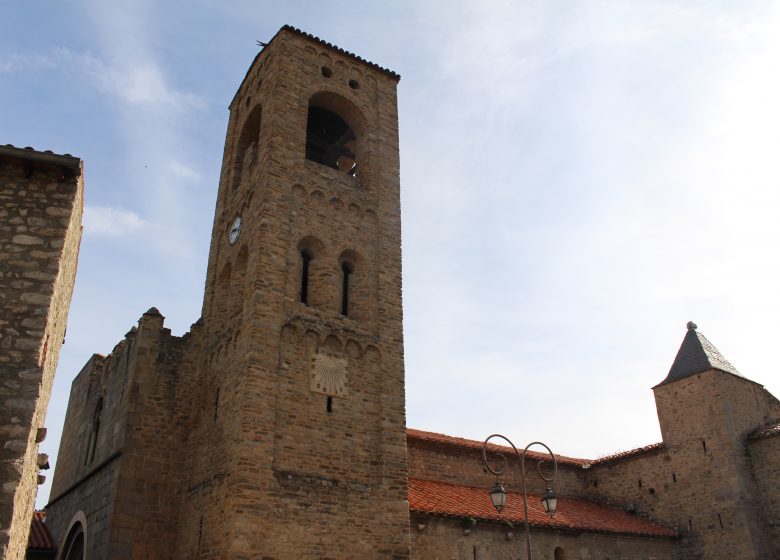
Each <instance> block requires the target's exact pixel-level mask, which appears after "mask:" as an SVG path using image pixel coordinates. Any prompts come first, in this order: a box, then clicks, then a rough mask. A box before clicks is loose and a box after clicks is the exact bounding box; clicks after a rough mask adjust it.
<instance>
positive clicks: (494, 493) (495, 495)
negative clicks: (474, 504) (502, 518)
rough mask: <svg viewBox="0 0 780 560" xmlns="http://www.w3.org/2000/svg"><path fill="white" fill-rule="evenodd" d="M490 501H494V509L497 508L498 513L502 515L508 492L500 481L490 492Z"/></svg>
mask: <svg viewBox="0 0 780 560" xmlns="http://www.w3.org/2000/svg"><path fill="white" fill-rule="evenodd" d="M490 499H491V500H492V501H493V507H494V508H496V511H497V512H498V513H501V510H502V509H504V506H505V505H506V490H505V489H504V485H503V484H501V482H500V481H498V480H496V483H495V484H494V485H493V489H492V490H491V491H490Z"/></svg>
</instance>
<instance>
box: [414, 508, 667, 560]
mask: <svg viewBox="0 0 780 560" xmlns="http://www.w3.org/2000/svg"><path fill="white" fill-rule="evenodd" d="M411 525H412V527H411V535H412V552H413V557H414V558H420V559H425V560H521V559H525V558H526V541H525V529H524V527H523V526H520V525H518V526H514V527H510V526H508V525H504V524H501V523H491V522H482V521H478V522H477V524H476V525H475V526H474V527H473V528H466V527H464V525H463V522H462V521H461V520H459V519H451V518H446V517H437V516H420V515H414V516H413V517H412V523H411ZM531 553H532V554H533V557H534V558H539V559H545V560H597V559H598V560H602V559H610V560H678V559H679V560H681V558H682V557H680V556H678V553H677V548H676V541H674V540H672V539H660V538H659V539H655V538H646V537H633V536H630V535H611V534H597V533H577V532H574V531H572V532H567V531H549V530H542V529H537V528H533V527H532V528H531Z"/></svg>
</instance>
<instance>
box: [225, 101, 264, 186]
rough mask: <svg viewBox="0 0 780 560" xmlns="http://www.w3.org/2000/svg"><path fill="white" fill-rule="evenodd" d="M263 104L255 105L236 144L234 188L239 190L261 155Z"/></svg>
mask: <svg viewBox="0 0 780 560" xmlns="http://www.w3.org/2000/svg"><path fill="white" fill-rule="evenodd" d="M262 114H263V110H262V106H261V105H255V107H253V108H252V110H251V112H250V113H249V114H248V115H247V117H246V119H245V120H244V126H243V127H241V133H240V134H239V135H238V139H237V140H236V144H235V151H234V159H233V180H232V190H233V191H235V190H238V187H239V185H240V184H241V180H242V178H243V177H244V176H249V175H250V174H251V172H252V169H253V168H254V165H255V162H256V161H257V159H258V155H259V149H258V148H259V145H260V123H261V121H262Z"/></svg>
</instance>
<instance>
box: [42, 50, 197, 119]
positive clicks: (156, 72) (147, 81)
mask: <svg viewBox="0 0 780 560" xmlns="http://www.w3.org/2000/svg"><path fill="white" fill-rule="evenodd" d="M56 58H57V59H58V60H59V61H61V62H62V63H64V64H67V65H72V66H75V67H76V68H77V69H78V70H80V71H81V72H83V73H84V74H85V75H86V76H88V77H89V78H90V79H91V80H92V82H93V83H94V84H95V85H96V86H97V87H98V89H99V90H100V91H101V92H103V93H106V94H109V95H113V96H116V97H118V98H119V99H121V100H123V101H125V102H127V103H129V104H133V105H163V106H168V107H176V108H184V109H187V108H199V107H202V106H203V99H202V98H201V97H200V96H198V95H196V94H194V93H191V92H187V91H182V90H178V89H176V88H174V87H173V86H171V85H170V84H169V83H168V81H167V79H166V77H165V73H164V72H163V70H162V69H161V68H160V67H159V65H157V64H156V63H155V62H153V61H151V60H144V59H130V60H124V61H123V62H122V63H121V64H120V65H111V64H108V63H106V62H105V61H104V60H102V59H100V58H98V57H96V56H94V55H92V54H91V53H88V52H87V53H74V52H72V51H70V50H68V49H65V48H61V49H57V52H56Z"/></svg>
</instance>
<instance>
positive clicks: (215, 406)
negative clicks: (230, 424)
mask: <svg viewBox="0 0 780 560" xmlns="http://www.w3.org/2000/svg"><path fill="white" fill-rule="evenodd" d="M218 414H219V388H217V394H216V396H215V397H214V421H215V422H216V421H217V416H218Z"/></svg>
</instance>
